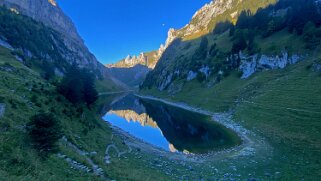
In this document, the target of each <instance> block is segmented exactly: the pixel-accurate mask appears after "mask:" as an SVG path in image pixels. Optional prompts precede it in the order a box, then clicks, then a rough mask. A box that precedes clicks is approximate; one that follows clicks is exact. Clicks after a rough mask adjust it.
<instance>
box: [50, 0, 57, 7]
mask: <svg viewBox="0 0 321 181" xmlns="http://www.w3.org/2000/svg"><path fill="white" fill-rule="evenodd" d="M48 2H49V3H50V4H51V5H53V6H57V3H56V1H55V0H48Z"/></svg>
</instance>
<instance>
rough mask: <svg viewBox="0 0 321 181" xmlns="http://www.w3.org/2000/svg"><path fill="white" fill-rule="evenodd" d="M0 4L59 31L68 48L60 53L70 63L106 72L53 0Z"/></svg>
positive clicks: (12, 0)
mask: <svg viewBox="0 0 321 181" xmlns="http://www.w3.org/2000/svg"><path fill="white" fill-rule="evenodd" d="M0 5H1V6H5V7H6V8H8V9H10V10H11V11H12V12H15V13H16V14H22V15H26V16H29V17H31V18H32V19H34V20H36V21H38V22H41V23H43V24H44V25H46V26H48V27H50V28H52V29H54V30H55V31H57V32H59V33H60V34H61V38H62V39H63V43H64V45H65V46H66V47H67V49H68V51H66V50H64V51H65V53H61V54H62V56H63V58H64V59H66V60H67V62H69V63H70V64H72V63H73V62H76V63H77V64H78V65H79V66H80V67H87V68H90V69H92V70H93V71H96V70H98V71H100V72H101V73H102V74H103V75H105V74H107V73H106V70H105V68H104V66H103V65H102V64H101V63H99V62H98V61H97V59H96V58H95V56H94V55H93V54H92V53H91V52H90V51H89V50H88V48H87V47H86V45H85V44H84V41H83V40H82V38H81V37H80V35H79V34H78V32H77V29H76V27H75V26H74V24H73V22H72V21H71V19H70V18H69V17H67V16H66V15H65V14H64V12H63V11H62V10H61V9H60V7H59V5H58V4H57V2H56V1H55V0H0ZM61 49H63V48H61ZM49 59H50V58H49ZM62 71H63V70H62ZM105 76H107V75H105Z"/></svg>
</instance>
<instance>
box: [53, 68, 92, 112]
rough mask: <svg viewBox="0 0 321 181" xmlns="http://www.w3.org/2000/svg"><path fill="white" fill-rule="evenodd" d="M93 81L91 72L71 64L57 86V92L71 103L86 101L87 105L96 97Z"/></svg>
mask: <svg viewBox="0 0 321 181" xmlns="http://www.w3.org/2000/svg"><path fill="white" fill-rule="evenodd" d="M94 81H95V78H94V75H93V74H92V73H90V72H89V71H88V70H86V69H79V68H78V67H77V66H76V65H73V66H72V67H71V68H70V69H69V71H68V72H67V73H66V75H65V77H64V78H63V80H62V81H61V83H60V85H59V86H58V92H60V93H61V94H62V95H63V96H64V97H65V98H66V99H68V100H69V101H70V102H71V103H73V104H77V103H86V104H87V105H88V106H89V105H91V104H93V103H94V102H95V101H96V100H97V98H98V93H97V91H96V89H95V85H94Z"/></svg>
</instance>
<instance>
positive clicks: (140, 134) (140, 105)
mask: <svg viewBox="0 0 321 181" xmlns="http://www.w3.org/2000/svg"><path fill="white" fill-rule="evenodd" d="M103 119H104V120H105V121H107V122H109V123H110V124H112V125H113V126H116V127H118V128H121V129H122V130H124V131H126V132H128V133H129V134H131V135H132V136H134V137H136V138H138V139H141V140H143V141H144V142H147V143H149V144H152V145H154V146H156V147H159V148H161V149H164V150H167V151H171V152H185V153H206V152H210V151H216V150H220V149H224V148H228V147H232V146H235V145H238V144H240V142H241V140H240V138H239V137H238V136H237V135H236V134H235V133H234V132H233V131H231V130H229V129H227V128H225V127H224V126H222V125H220V124H218V123H216V122H214V121H213V120H211V119H210V118H209V117H208V116H205V115H202V114H198V113H194V112H191V111H187V110H184V109H180V108H177V107H173V106H169V105H166V104H163V103H161V102H157V101H150V100H143V99H140V98H138V97H136V96H134V95H127V96H125V97H123V98H122V99H119V100H118V101H116V102H114V103H113V104H111V108H110V110H109V111H108V112H107V113H106V114H105V115H104V116H103Z"/></svg>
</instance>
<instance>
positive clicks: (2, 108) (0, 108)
mask: <svg viewBox="0 0 321 181" xmlns="http://www.w3.org/2000/svg"><path fill="white" fill-rule="evenodd" d="M5 111H6V104H4V103H0V118H2V117H3V115H4V113H5Z"/></svg>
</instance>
